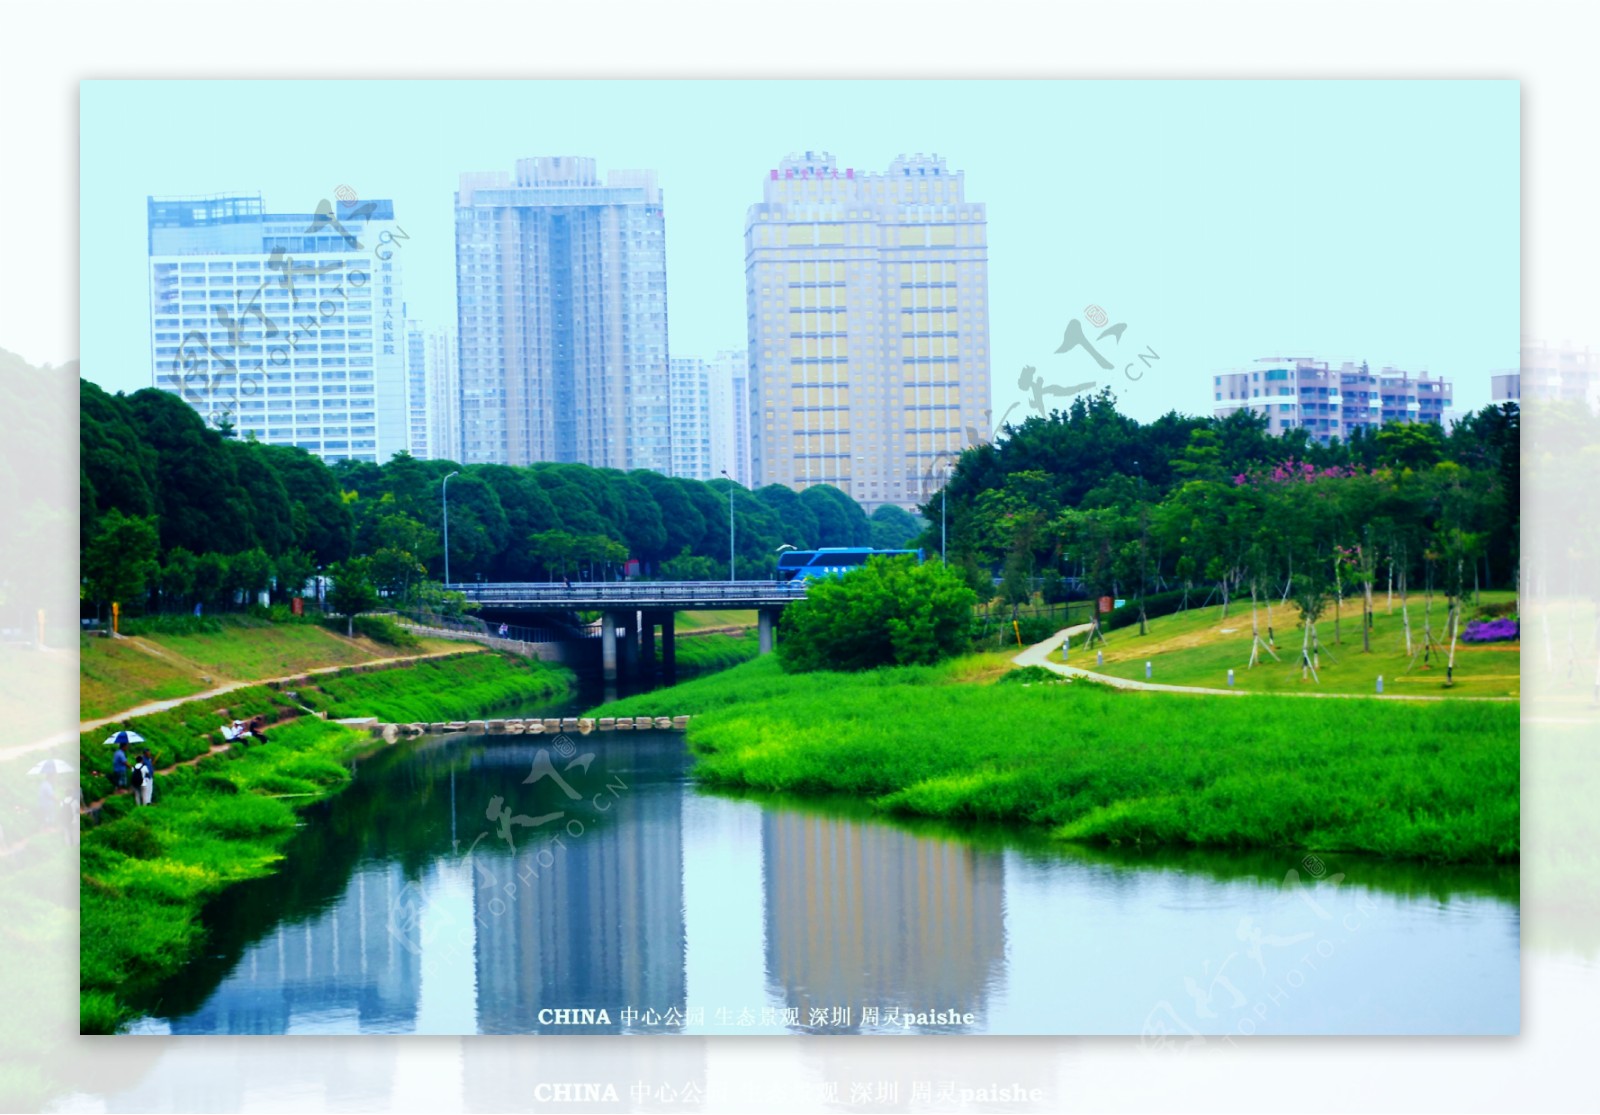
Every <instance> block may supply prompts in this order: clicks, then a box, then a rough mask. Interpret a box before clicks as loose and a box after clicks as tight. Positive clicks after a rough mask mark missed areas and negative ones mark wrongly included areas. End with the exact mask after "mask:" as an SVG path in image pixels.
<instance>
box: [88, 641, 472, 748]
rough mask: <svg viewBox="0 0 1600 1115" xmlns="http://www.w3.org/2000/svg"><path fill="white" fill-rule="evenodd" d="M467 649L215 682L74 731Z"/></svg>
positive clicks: (93, 721)
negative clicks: (256, 687)
mask: <svg viewBox="0 0 1600 1115" xmlns="http://www.w3.org/2000/svg"><path fill="white" fill-rule="evenodd" d="M472 653H473V652H472V651H470V650H439V651H433V652H430V653H428V654H403V655H398V656H396V657H394V658H374V659H371V660H369V661H366V662H346V663H343V664H342V665H338V666H318V667H317V668H316V669H314V670H300V671H298V672H296V673H293V674H287V675H285V676H283V677H277V678H256V679H254V680H251V681H230V682H229V683H228V684H226V685H219V686H217V687H216V688H215V689H208V690H206V691H205V692H204V693H191V694H190V695H189V696H187V697H173V698H171V699H169V700H165V701H149V702H147V703H145V704H142V705H137V706H135V707H134V708H130V709H126V710H124V711H122V712H119V713H117V714H115V715H114V716H103V717H100V718H99V719H98V720H84V721H81V722H79V724H78V731H80V732H90V731H93V730H94V729H96V728H103V727H105V726H107V725H109V724H118V723H121V722H122V721H124V720H131V719H132V718H134V717H136V716H149V715H150V714H151V713H153V712H165V711H167V709H170V708H176V707H177V706H179V705H186V704H188V703H189V702H190V701H208V700H210V699H211V698H213V697H220V696H222V695H223V694H224V693H232V692H233V691H234V690H235V689H244V688H247V687H248V686H252V685H271V684H275V683H276V684H282V683H286V682H291V681H298V680H300V679H301V678H309V677H316V676H318V675H320V674H336V673H338V672H339V671H340V670H348V669H361V670H365V669H370V668H371V667H374V666H394V665H398V664H400V663H403V662H422V661H425V660H427V659H429V658H454V657H456V656H457V655H461V654H472Z"/></svg>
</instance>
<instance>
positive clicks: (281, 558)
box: [273, 550, 317, 596]
mask: <svg viewBox="0 0 1600 1115" xmlns="http://www.w3.org/2000/svg"><path fill="white" fill-rule="evenodd" d="M316 572H317V561H316V558H315V557H313V556H312V555H311V554H308V553H307V552H306V551H304V550H290V551H288V552H287V553H282V554H279V555H278V557H277V560H276V561H275V562H274V563H273V576H274V579H275V580H276V581H277V583H278V594H279V595H280V596H299V595H300V594H301V593H302V592H304V591H305V587H306V582H307V581H309V580H311V578H312V577H314V576H316Z"/></svg>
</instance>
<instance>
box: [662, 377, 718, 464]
mask: <svg viewBox="0 0 1600 1115" xmlns="http://www.w3.org/2000/svg"><path fill="white" fill-rule="evenodd" d="M669 366H670V369H671V374H672V475H674V476H683V477H687V478H688V479H690V480H710V479H711V477H712V475H713V474H712V472H711V381H710V376H709V374H708V372H707V369H706V362H705V361H704V360H702V359H700V358H699V357H698V356H674V357H672V358H671V360H670V362H669Z"/></svg>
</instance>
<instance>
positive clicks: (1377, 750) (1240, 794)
mask: <svg viewBox="0 0 1600 1115" xmlns="http://www.w3.org/2000/svg"><path fill="white" fill-rule="evenodd" d="M991 669H992V664H990V665H987V666H984V667H982V668H980V667H978V666H976V665H975V664H974V663H973V662H972V661H971V660H966V659H963V660H957V661H955V662H950V663H945V664H942V665H940V666H930V667H915V668H905V669H883V670H874V671H869V672H867V673H863V674H857V675H841V674H809V675H785V674H783V673H782V672H781V671H780V670H779V669H778V667H777V664H776V662H774V661H772V660H771V659H767V658H763V659H758V660H757V661H755V662H753V663H749V664H747V665H744V666H739V667H735V668H734V669H732V670H728V671H726V672H724V673H721V674H718V675H716V676H714V677H709V678H702V679H699V680H696V681H693V682H689V683H688V684H685V685H681V686H677V687H675V688H674V689H672V690H670V691H669V693H661V692H657V693H654V694H646V695H644V696H641V697H634V698H629V699H627V700H623V701H619V702H615V703H613V704H611V705H608V706H606V707H605V708H604V709H603V710H600V712H602V713H603V714H604V715H608V716H609V715H640V714H645V713H649V712H653V711H656V710H660V709H662V708H664V707H665V706H666V705H668V704H670V706H671V710H670V711H671V713H672V714H673V715H681V714H689V715H692V716H694V717H695V719H694V720H693V721H692V722H691V724H690V727H689V743H690V745H691V747H692V748H693V750H694V751H695V753H696V757H697V761H696V766H695V773H696V775H697V777H699V778H700V779H701V780H702V781H704V782H707V783H709V784H712V785H727V786H742V787H750V788H754V789H761V790H769V791H782V792H793V793H800V794H828V793H843V794H847V795H850V796H853V797H856V798H858V799H860V800H863V801H866V802H869V803H871V805H872V806H873V807H874V808H876V809H878V810H882V811H885V812H893V813H904V814H910V815H921V816H929V817H940V818H945V819H949V820H988V821H1002V822H1007V823H1013V824H1019V825H1025V826H1034V827H1039V828H1044V829H1048V830H1049V831H1051V832H1052V833H1053V834H1054V835H1055V836H1056V837H1058V838H1060V839H1063V840H1072V841H1080V842H1084V843H1091V844H1107V845H1122V846H1141V847H1146V846H1196V847H1216V848H1300V849H1307V850H1316V851H1350V852H1363V853H1371V854H1375V855H1379V856H1386V857H1397V858H1414V859H1421V860H1428V861H1433V862H1450V863H1463V862H1478V863H1509V862H1515V861H1516V860H1517V858H1518V854H1519V801H1518V792H1519V784H1520V782H1519V780H1520V771H1519V747H1518V727H1519V725H1518V715H1519V709H1518V706H1517V705H1516V704H1513V703H1507V704H1504V705H1500V704H1468V703H1463V704H1451V703H1447V702H1427V703H1423V702H1417V703H1409V702H1399V701H1395V702H1377V701H1326V702H1313V701H1302V700H1296V699H1273V698H1271V697H1261V698H1258V699H1252V700H1248V701H1243V700H1238V699H1235V698H1228V697H1208V696H1204V695H1194V696H1188V695H1177V694H1166V693H1137V692H1122V691H1117V690H1112V689H1110V688H1109V687H1106V686H1102V685H1096V684H1094V683H1083V682H1074V683H1072V684H1069V685H1061V686H1056V685H1043V686H1023V685H985V684H973V683H972V682H971V679H972V677H973V676H974V675H979V676H984V675H987V674H988V673H989V672H990V671H991ZM963 682H965V684H963Z"/></svg>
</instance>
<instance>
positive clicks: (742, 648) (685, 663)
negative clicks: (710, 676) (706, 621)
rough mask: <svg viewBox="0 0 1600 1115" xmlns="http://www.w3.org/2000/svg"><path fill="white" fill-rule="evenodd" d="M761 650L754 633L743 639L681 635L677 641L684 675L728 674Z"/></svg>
mask: <svg viewBox="0 0 1600 1115" xmlns="http://www.w3.org/2000/svg"><path fill="white" fill-rule="evenodd" d="M760 649H761V648H760V639H759V636H758V635H757V634H756V632H754V631H746V632H744V633H743V634H740V635H720V634H718V635H695V636H692V637H685V636H682V635H680V636H679V637H678V638H677V639H676V640H675V653H676V655H677V662H678V670H679V672H680V673H705V672H707V671H711V670H724V669H727V668H728V667H729V666H737V665H738V664H739V663H741V662H748V661H749V660H750V659H752V658H754V657H755V656H756V655H757V654H759V653H760Z"/></svg>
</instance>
